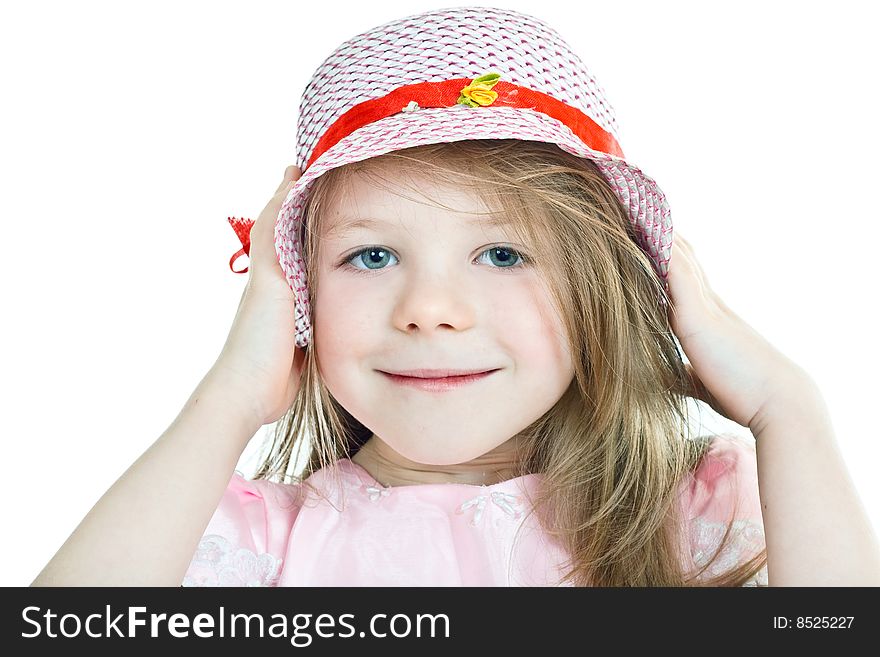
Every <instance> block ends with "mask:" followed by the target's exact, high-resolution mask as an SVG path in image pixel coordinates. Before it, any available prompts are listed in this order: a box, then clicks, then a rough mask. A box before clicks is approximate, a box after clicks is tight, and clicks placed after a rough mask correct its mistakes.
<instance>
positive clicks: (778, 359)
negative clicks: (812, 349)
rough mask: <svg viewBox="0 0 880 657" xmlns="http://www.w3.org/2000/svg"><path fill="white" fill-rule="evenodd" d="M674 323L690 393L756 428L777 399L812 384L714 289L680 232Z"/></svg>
mask: <svg viewBox="0 0 880 657" xmlns="http://www.w3.org/2000/svg"><path fill="white" fill-rule="evenodd" d="M669 292H670V297H671V304H670V314H669V318H670V324H671V326H672V330H673V332H674V333H675V335H676V336H677V337H678V340H679V342H680V343H681V346H682V349H683V350H684V352H685V354H686V355H687V357H688V360H689V361H690V364H689V365H686V368H687V370H688V374H689V375H690V378H691V385H692V393H693V394H691V395H690V396H691V397H695V398H697V399H700V400H702V401H704V402H706V403H707V404H709V406H711V407H712V408H713V409H714V410H715V411H716V412H718V413H720V414H721V415H723V416H724V417H726V418H727V419H729V420H733V421H734V422H736V423H737V424H739V425H741V426H744V427H749V428H750V429H752V430H754V429H755V428H756V427H758V426H760V425H761V423H762V417H763V416H764V414H765V413H766V412H768V411H769V410H770V408H769V407H770V406H771V403H770V402H771V400H772V399H773V398H774V397H777V396H784V394H785V392H786V390H788V391H791V390H792V387H793V386H796V385H797V386H802V385H805V384H806V385H807V386H810V385H812V379H811V378H810V377H809V375H808V374H807V373H806V371H805V370H803V369H802V368H801V367H799V366H798V365H797V364H796V363H794V362H793V361H791V360H789V359H788V358H787V357H786V356H785V355H783V354H782V353H780V352H779V351H778V350H776V349H775V348H774V347H773V345H771V344H770V343H769V342H767V340H765V339H764V338H763V337H762V336H761V335H760V334H758V333H757V332H756V331H755V330H754V329H753V328H752V327H751V326H749V325H748V324H746V323H745V322H744V321H743V320H742V319H740V317H739V316H737V315H736V313H734V312H733V311H732V310H731V309H730V308H728V307H727V305H725V303H724V302H723V301H722V300H721V298H720V297H719V296H718V295H717V294H716V293H715V292H714V291H713V290H712V288H710V287H709V282H708V280H707V279H706V275H705V274H704V273H703V270H702V268H701V267H700V265H699V263H698V262H697V259H696V256H695V255H694V250H693V248H692V247H691V245H690V244H688V242H687V241H686V240H685V239H684V238H683V237H682V236H681V235H680V234H678V233H676V234H675V238H674V241H673V244H672V258H671V261H670V263H669Z"/></svg>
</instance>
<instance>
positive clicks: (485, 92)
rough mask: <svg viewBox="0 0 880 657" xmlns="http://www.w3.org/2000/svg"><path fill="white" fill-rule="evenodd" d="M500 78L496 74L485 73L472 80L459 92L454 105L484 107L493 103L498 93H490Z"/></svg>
mask: <svg viewBox="0 0 880 657" xmlns="http://www.w3.org/2000/svg"><path fill="white" fill-rule="evenodd" d="M500 78H501V76H500V75H499V74H498V73H487V74H486V75H481V76H480V77H478V78H474V79H473V81H471V83H470V84H469V85H468V86H466V87H465V88H464V89H462V90H461V95H460V96H459V97H458V100H457V101H455V102H456V104H461V105H470V106H471V107H486V106H487V105H491V104H492V103H494V102H495V99H496V98H498V92H497V91H492V87H494V86H495V83H496V82H498V80H499V79H500Z"/></svg>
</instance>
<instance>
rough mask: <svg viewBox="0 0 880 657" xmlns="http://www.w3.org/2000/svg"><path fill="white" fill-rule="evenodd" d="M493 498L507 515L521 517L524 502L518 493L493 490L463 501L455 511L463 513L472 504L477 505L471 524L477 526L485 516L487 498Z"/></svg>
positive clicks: (496, 504)
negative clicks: (487, 493) (521, 506)
mask: <svg viewBox="0 0 880 657" xmlns="http://www.w3.org/2000/svg"><path fill="white" fill-rule="evenodd" d="M487 499H491V500H492V502H494V503H495V506H497V507H499V508H500V509H502V510H503V511H504V512H505V513H506V514H507V515H509V516H511V517H512V518H519V517H520V516H521V515H522V509H521V508H519V507H520V505H521V504H522V502H521V501H520V499H519V496H518V495H514V494H513V493H502V492H501V491H497V490H496V491H492V492H491V493H490V494H489V495H486V494H485V493H484V494H482V495H477V496H476V497H474V498H472V499H469V500H468V501H466V502H463V503H462V504H461V505H460V506H459V507H458V508H457V509H456V510H455V512H456V513H458V514H462V513H464V512H465V511H467V510H468V509H469V508H471V507H472V506H475V507H477V510H476V512H475V513H474V517H473V518H472V519H471V521H470V524H471V525H473V526H476V525H477V523H478V522H480V518H482V517H483V509H485V508H486V500H487Z"/></svg>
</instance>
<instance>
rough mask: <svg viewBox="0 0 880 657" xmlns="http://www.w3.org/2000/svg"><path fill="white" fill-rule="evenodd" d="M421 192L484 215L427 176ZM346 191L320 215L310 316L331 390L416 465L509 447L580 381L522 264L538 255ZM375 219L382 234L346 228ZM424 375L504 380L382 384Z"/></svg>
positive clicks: (487, 230) (471, 200)
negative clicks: (455, 372)
mask: <svg viewBox="0 0 880 657" xmlns="http://www.w3.org/2000/svg"><path fill="white" fill-rule="evenodd" d="M422 186H423V189H424V190H425V192H426V193H427V196H428V197H429V198H430V199H436V200H438V201H439V202H440V203H442V204H444V205H447V206H449V207H452V208H454V209H456V210H460V211H463V212H464V213H469V212H482V211H484V210H486V209H488V208H487V207H486V206H485V205H484V204H483V203H482V201H481V200H480V199H479V198H477V197H473V196H471V195H469V194H468V193H464V192H461V191H459V190H456V189H454V188H449V187H445V186H443V187H441V186H438V185H437V184H434V183H432V182H431V181H430V180H428V179H425V180H424V182H423V183H422ZM349 190H350V191H349V194H347V195H343V194H340V195H339V197H338V198H337V199H335V200H333V202H332V203H331V204H329V205H327V206H325V208H324V215H323V216H322V217H321V218H320V227H319V230H320V231H321V235H322V240H321V242H320V244H321V246H320V247H319V249H318V272H319V273H318V275H319V281H320V284H319V286H318V293H317V299H316V303H315V304H314V318H313V319H314V339H315V340H314V342H315V349H316V350H317V357H318V364H319V371H320V373H321V376H322V377H323V380H324V383H325V385H326V386H327V388H328V389H329V390H330V392H331V393H332V394H333V396H334V397H335V398H336V399H337V400H338V401H339V403H340V404H342V406H344V407H345V408H346V410H348V412H349V413H351V414H352V415H353V416H354V417H355V418H357V420H358V421H360V422H361V423H362V424H363V425H365V426H366V427H368V428H369V429H371V430H372V432H373V434H374V438H376V437H378V438H379V439H380V440H381V441H383V442H384V443H385V444H387V446H388V447H390V448H391V449H393V450H394V451H395V452H397V453H398V454H399V455H401V456H403V457H405V458H406V459H409V460H411V461H415V462H417V463H423V464H434V465H448V464H459V463H465V462H467V461H471V460H473V459H476V458H477V457H480V456H482V455H485V454H487V453H489V452H491V451H492V450H496V448H499V447H501V449H502V450H503V449H504V448H503V447H502V446H503V444H504V443H505V442H506V441H508V440H510V439H511V438H512V437H513V436H514V435H515V434H517V433H518V432H519V431H521V430H522V429H524V428H525V427H526V426H528V425H529V424H530V423H532V422H533V421H534V420H536V419H538V418H539V417H540V416H542V415H543V414H544V413H545V412H546V411H548V410H549V409H550V408H551V407H552V406H553V405H554V404H555V403H556V402H557V401H558V400H559V398H560V397H561V396H562V394H563V393H564V392H565V390H566V389H567V388H568V386H569V384H570V383H571V381H572V379H573V377H574V367H573V364H572V359H571V355H570V353H569V351H568V346H567V343H566V340H565V338H564V335H563V329H562V325H561V322H560V319H559V317H558V315H557V313H556V312H555V310H554V308H553V306H552V304H551V302H550V299H549V298H548V296H547V293H546V291H545V288H544V286H543V282H542V278H541V277H540V276H539V274H538V271H537V269H536V268H534V267H533V266H532V265H530V264H529V263H528V262H525V261H524V260H523V258H522V257H521V256H519V255H517V253H522V254H524V255H525V256H527V257H528V255H529V249H528V248H527V247H526V245H522V244H519V243H518V242H516V241H515V237H514V235H513V233H512V232H509V231H508V230H506V229H505V228H504V227H491V226H488V225H487V224H485V223H483V221H481V219H482V218H481V217H473V216H468V215H467V214H461V213H458V212H452V211H448V210H444V209H441V208H437V207H434V205H433V204H429V203H426V202H420V201H419V199H414V200H408V199H407V198H403V197H402V196H398V195H396V194H391V193H389V192H388V191H386V190H383V189H379V188H377V187H376V186H374V185H371V184H370V183H369V182H368V181H365V180H363V179H362V178H360V177H354V178H353V179H352V181H351V185H350V187H349ZM394 190H395V191H398V190H399V191H400V193H401V194H403V195H406V196H414V194H413V192H412V191H410V190H408V189H405V188H403V187H397V186H396V185H395V186H394ZM368 219H369V220H373V221H374V222H375V223H374V224H370V225H360V226H352V225H351V222H352V221H364V220H368ZM496 249H500V250H498V251H496ZM504 249H510V250H504ZM423 368H432V369H439V368H448V369H469V370H470V369H477V370H492V369H497V371H496V372H494V373H492V374H490V375H488V376H486V377H484V378H482V379H480V380H478V381H476V382H473V383H469V384H467V385H464V386H462V387H458V388H455V389H452V390H448V391H444V392H432V391H427V390H421V389H418V388H414V387H409V386H404V385H400V384H398V383H395V382H394V381H393V380H392V379H391V378H390V377H388V376H387V375H386V374H384V373H383V372H400V371H404V370H414V369H423Z"/></svg>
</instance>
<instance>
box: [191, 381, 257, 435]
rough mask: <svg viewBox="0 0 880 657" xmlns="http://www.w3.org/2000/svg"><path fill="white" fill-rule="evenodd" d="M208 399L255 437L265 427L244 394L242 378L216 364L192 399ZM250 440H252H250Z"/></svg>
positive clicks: (231, 420)
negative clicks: (241, 383)
mask: <svg viewBox="0 0 880 657" xmlns="http://www.w3.org/2000/svg"><path fill="white" fill-rule="evenodd" d="M197 397H198V398H206V399H209V400H211V402H212V403H216V404H217V405H218V407H220V408H223V409H224V413H226V414H227V416H228V419H229V421H230V422H233V423H235V424H237V425H238V426H239V427H241V428H242V430H243V431H246V432H249V434H250V436H251V437H253V435H254V434H255V433H256V432H257V431H258V430H259V429H260V427H262V426H263V422H262V418H261V417H260V416H259V413H258V411H257V409H255V408H254V407H253V405H252V404H250V403H249V402H248V401H247V399H246V397H245V396H244V394H243V393H242V389H241V385H240V377H238V376H237V375H236V374H235V372H233V371H231V370H229V369H228V368H226V367H224V366H223V365H217V364H215V365H214V367H212V368H211V369H210V370H209V371H208V373H207V374H206V375H205V376H204V378H203V379H202V380H201V382H200V383H199V385H198V386H197V387H196V391H195V392H194V393H193V396H192V399H196V398H197ZM249 439H250V438H249Z"/></svg>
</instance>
